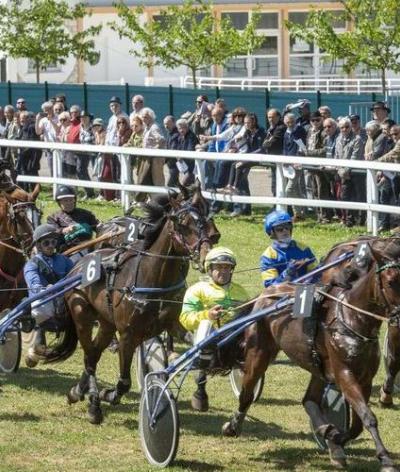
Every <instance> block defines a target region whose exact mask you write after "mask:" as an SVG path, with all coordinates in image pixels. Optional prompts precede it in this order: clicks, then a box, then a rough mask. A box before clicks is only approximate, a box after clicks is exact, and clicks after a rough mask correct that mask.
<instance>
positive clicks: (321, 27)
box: [286, 0, 400, 93]
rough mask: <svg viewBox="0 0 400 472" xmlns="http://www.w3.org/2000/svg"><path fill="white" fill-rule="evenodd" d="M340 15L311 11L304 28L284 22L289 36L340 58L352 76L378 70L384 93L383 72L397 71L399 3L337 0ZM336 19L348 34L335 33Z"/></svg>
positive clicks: (399, 39)
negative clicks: (345, 24) (344, 24)
mask: <svg viewBox="0 0 400 472" xmlns="http://www.w3.org/2000/svg"><path fill="white" fill-rule="evenodd" d="M339 2H340V3H341V4H342V5H343V12H340V13H339V14H338V13H337V12H335V13H331V12H329V11H326V10H325V11H322V10H317V9H313V10H312V11H311V12H310V13H309V15H308V17H307V20H306V22H305V24H304V25H299V24H296V23H292V22H286V26H287V28H288V29H289V31H290V34H291V35H292V36H294V37H295V38H300V39H303V40H305V41H307V42H309V43H312V42H314V43H316V44H317V45H318V46H319V47H320V48H321V49H322V50H324V52H326V53H328V55H329V56H330V57H331V58H332V59H342V60H343V62H344V63H343V69H344V71H345V72H347V73H351V72H352V71H354V70H355V69H356V67H357V66H362V67H363V71H371V70H373V71H379V72H380V77H381V81H382V91H383V93H385V92H386V72H387V71H388V70H392V71H394V72H400V62H399V56H400V7H399V2H398V0H339ZM338 19H341V20H345V21H347V22H348V24H349V26H350V28H349V31H346V32H343V33H337V32H335V30H334V25H335V23H336V22H337V20H338Z"/></svg>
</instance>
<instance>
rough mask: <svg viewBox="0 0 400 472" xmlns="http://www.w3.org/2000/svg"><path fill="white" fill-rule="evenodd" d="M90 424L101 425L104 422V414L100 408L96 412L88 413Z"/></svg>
mask: <svg viewBox="0 0 400 472" xmlns="http://www.w3.org/2000/svg"><path fill="white" fill-rule="evenodd" d="M88 417H89V423H90V424H101V423H102V422H103V413H102V411H101V410H100V408H97V409H96V410H92V411H90V409H89V411H88Z"/></svg>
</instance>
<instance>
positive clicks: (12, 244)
mask: <svg viewBox="0 0 400 472" xmlns="http://www.w3.org/2000/svg"><path fill="white" fill-rule="evenodd" d="M39 192H40V186H39V185H37V186H36V187H35V189H34V191H33V192H31V193H28V192H26V191H25V190H23V189H21V188H19V187H17V186H12V187H11V188H9V189H8V191H0V311H3V310H4V309H6V308H13V307H14V306H15V305H16V304H17V303H18V302H19V301H20V300H21V299H22V298H23V297H24V296H26V292H25V291H23V290H14V289H19V288H24V287H25V281H24V277H23V272H22V270H23V267H24V264H25V262H26V258H27V257H28V256H29V253H30V250H31V247H32V234H33V230H34V227H35V224H37V223H38V222H39V220H40V212H39V210H38V209H37V208H36V205H35V203H34V202H35V200H36V198H37V196H38V194H39Z"/></svg>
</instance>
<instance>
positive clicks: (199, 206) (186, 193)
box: [179, 180, 221, 272]
mask: <svg viewBox="0 0 400 472" xmlns="http://www.w3.org/2000/svg"><path fill="white" fill-rule="evenodd" d="M179 189H180V191H181V194H182V196H183V199H184V201H185V202H187V203H188V204H190V206H191V207H192V208H193V209H195V210H196V211H197V213H198V215H199V218H200V219H201V230H202V235H201V244H200V248H199V264H198V269H199V270H200V271H201V272H204V260H205V258H206V255H207V253H208V252H209V251H210V249H211V248H212V247H213V246H214V245H215V244H217V243H218V241H219V239H220V237H221V233H220V232H219V231H218V228H217V227H216V225H215V223H214V220H213V219H212V218H210V217H209V216H208V215H209V213H210V204H209V202H208V201H207V200H206V199H205V198H204V197H203V194H202V193H201V185H200V182H199V180H196V182H195V183H194V184H193V185H191V186H190V187H184V186H182V185H180V186H179Z"/></svg>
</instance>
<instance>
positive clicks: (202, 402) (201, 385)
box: [191, 370, 208, 411]
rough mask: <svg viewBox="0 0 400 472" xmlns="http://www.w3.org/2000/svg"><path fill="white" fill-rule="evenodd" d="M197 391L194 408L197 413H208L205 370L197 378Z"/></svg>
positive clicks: (193, 401) (193, 403)
mask: <svg viewBox="0 0 400 472" xmlns="http://www.w3.org/2000/svg"><path fill="white" fill-rule="evenodd" d="M196 384H197V390H196V391H195V392H194V393H193V396H192V401H191V404H192V408H193V410H196V411H208V395H207V392H206V385H207V375H206V373H205V371H204V370H199V375H198V376H197V378H196Z"/></svg>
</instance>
